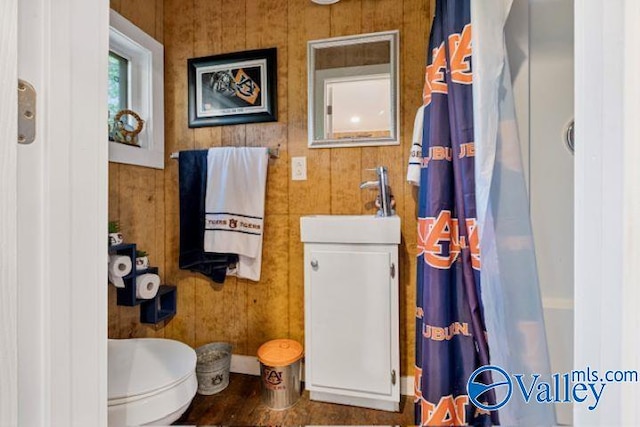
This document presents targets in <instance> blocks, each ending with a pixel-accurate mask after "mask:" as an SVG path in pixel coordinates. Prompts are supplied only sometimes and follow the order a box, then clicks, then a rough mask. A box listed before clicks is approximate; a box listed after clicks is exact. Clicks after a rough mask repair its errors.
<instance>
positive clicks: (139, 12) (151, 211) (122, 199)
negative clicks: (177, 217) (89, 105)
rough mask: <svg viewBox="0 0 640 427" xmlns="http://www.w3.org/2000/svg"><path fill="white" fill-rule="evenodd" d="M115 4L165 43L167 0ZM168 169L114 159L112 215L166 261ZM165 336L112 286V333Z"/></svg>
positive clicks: (156, 258)
mask: <svg viewBox="0 0 640 427" xmlns="http://www.w3.org/2000/svg"><path fill="white" fill-rule="evenodd" d="M111 8H112V9H113V10H115V11H116V12H118V13H119V14H121V15H122V16H124V17H125V18H127V19H128V20H129V21H131V22H133V23H134V24H135V25H137V26H138V27H140V28H141V29H142V30H143V31H144V32H146V33H147V34H149V35H150V36H152V37H154V38H155V39H156V40H158V41H159V42H161V43H162V40H163V23H164V22H163V21H164V13H163V9H164V3H163V0H111ZM164 209H165V204H164V171H163V170H158V169H151V168H143V167H140V166H132V165H125V164H120V163H109V220H110V221H113V220H119V221H120V228H121V230H122V233H123V234H124V237H125V239H126V241H127V242H135V243H137V244H138V248H139V249H143V250H145V251H147V252H148V253H149V259H150V261H151V263H152V264H153V265H155V266H158V267H160V273H161V276H163V273H164V265H165V238H164V234H165V233H164V231H165V226H164V223H165V213H164ZM146 336H151V337H156V336H160V337H162V336H164V331H163V330H162V328H161V327H158V328H156V327H154V326H148V325H143V324H140V309H139V308H138V307H121V306H118V305H116V290H115V288H114V287H113V286H109V337H110V338H130V337H146Z"/></svg>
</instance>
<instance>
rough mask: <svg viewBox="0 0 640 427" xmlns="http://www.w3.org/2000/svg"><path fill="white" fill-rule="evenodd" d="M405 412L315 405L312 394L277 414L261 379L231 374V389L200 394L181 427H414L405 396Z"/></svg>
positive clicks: (410, 406) (304, 395) (305, 393)
mask: <svg viewBox="0 0 640 427" xmlns="http://www.w3.org/2000/svg"><path fill="white" fill-rule="evenodd" d="M400 409H401V410H402V412H400V413H394V412H385V411H377V410H374V409H365V408H356V407H353V406H344V405H334V404H330V403H321V402H312V401H310V400H309V392H307V391H305V392H303V394H302V397H301V398H300V400H299V401H298V403H296V405H295V406H293V407H292V408H290V409H287V410H284V411H273V410H270V409H269V408H267V407H266V406H265V405H264V404H262V401H261V397H260V377H258V376H252V375H242V374H231V381H230V383H229V386H228V387H227V388H226V389H225V390H224V391H222V392H220V393H218V394H214V395H212V396H202V395H199V394H196V397H195V398H194V399H193V402H192V404H191V407H190V408H189V409H188V410H187V412H185V414H184V415H183V416H182V418H180V420H178V421H177V422H176V424H177V425H198V426H206V425H225V426H266V425H412V424H413V402H411V401H408V400H407V399H406V396H401V401H400Z"/></svg>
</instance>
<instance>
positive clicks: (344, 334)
mask: <svg viewBox="0 0 640 427" xmlns="http://www.w3.org/2000/svg"><path fill="white" fill-rule="evenodd" d="M371 227H373V230H369V228H371ZM336 229H337V230H336ZM301 237H302V241H303V242H304V266H305V267H304V277H305V283H304V285H305V347H306V349H305V384H306V388H307V390H309V391H310V394H311V399H312V400H319V401H325V402H333V403H340V404H347V405H355V406H363V407H369V408H376V409H382V410H388V411H398V410H399V402H400V367H399V364H400V357H399V323H398V322H399V308H398V244H399V243H400V219H399V218H398V217H397V216H393V217H388V218H375V217H368V216H342V217H341V216H337V215H334V216H314V217H303V218H302V219H301Z"/></svg>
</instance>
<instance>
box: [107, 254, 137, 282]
mask: <svg viewBox="0 0 640 427" xmlns="http://www.w3.org/2000/svg"><path fill="white" fill-rule="evenodd" d="M132 268H133V263H132V262H131V258H129V257H128V256H124V255H110V256H109V268H108V272H109V281H110V282H111V283H113V286H115V287H116V288H124V280H122V278H123V277H124V276H126V275H127V274H129V273H131V269H132Z"/></svg>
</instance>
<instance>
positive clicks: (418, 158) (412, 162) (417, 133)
mask: <svg viewBox="0 0 640 427" xmlns="http://www.w3.org/2000/svg"><path fill="white" fill-rule="evenodd" d="M424 108H425V106H424V105H423V106H422V107H420V108H418V111H417V112H416V118H415V120H414V121H413V139H412V140H411V142H412V143H411V153H409V167H408V168H407V181H409V182H410V183H411V184H413V185H417V186H420V169H421V168H422V127H423V122H424Z"/></svg>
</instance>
